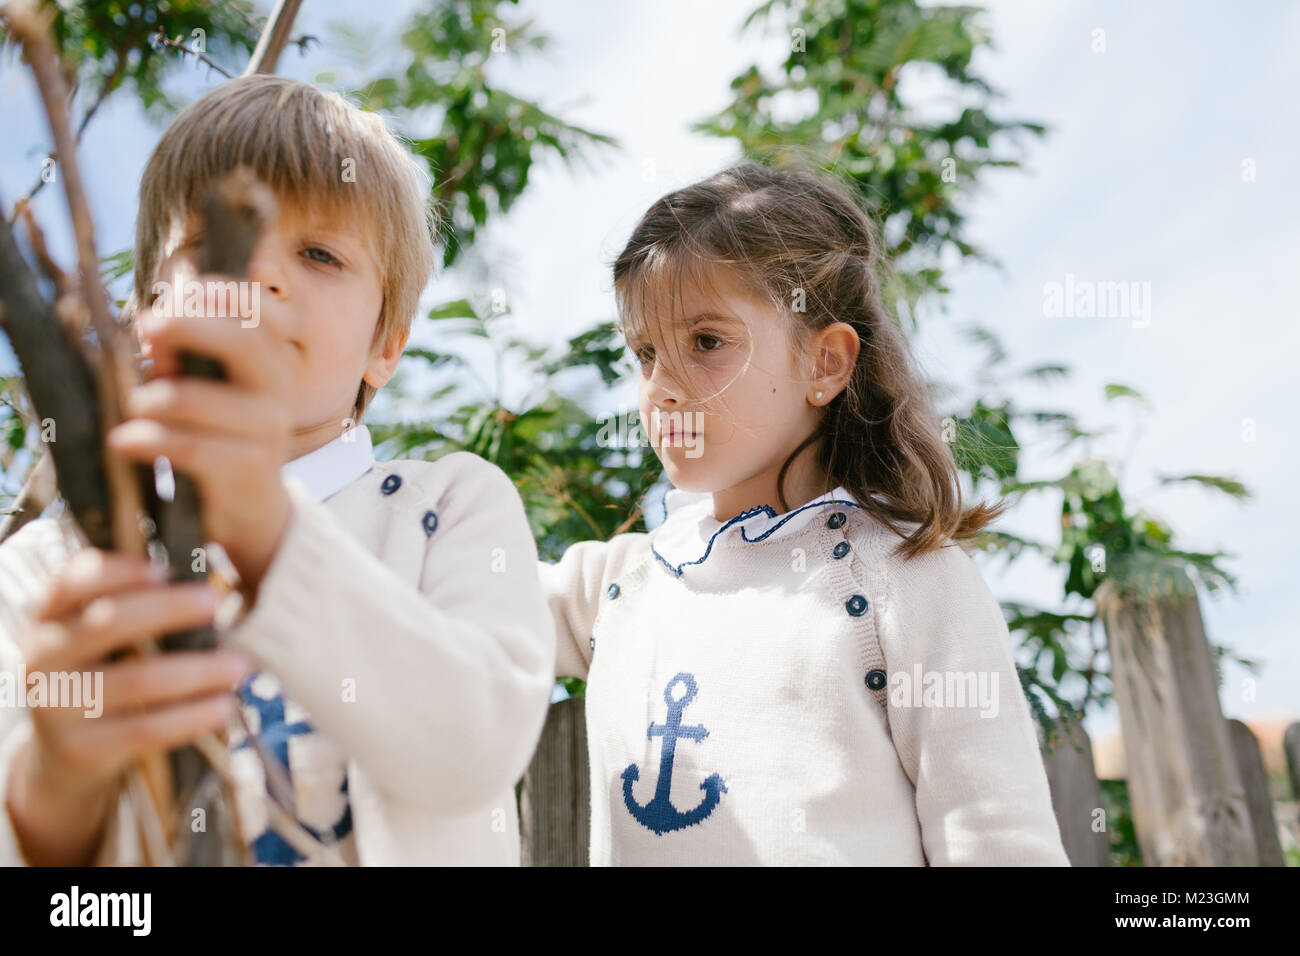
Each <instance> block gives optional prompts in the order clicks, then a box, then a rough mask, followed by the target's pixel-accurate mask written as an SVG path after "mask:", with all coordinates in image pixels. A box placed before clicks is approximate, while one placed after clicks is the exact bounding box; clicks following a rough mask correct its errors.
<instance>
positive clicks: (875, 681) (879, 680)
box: [867, 670, 888, 690]
mask: <svg viewBox="0 0 1300 956" xmlns="http://www.w3.org/2000/svg"><path fill="white" fill-rule="evenodd" d="M887 683H888V680H887V678H886V676H885V672H884V671H882V670H870V671H867V686H868V687H870V688H871V689H872V690H880V688H882V687H884V686H885V684H887Z"/></svg>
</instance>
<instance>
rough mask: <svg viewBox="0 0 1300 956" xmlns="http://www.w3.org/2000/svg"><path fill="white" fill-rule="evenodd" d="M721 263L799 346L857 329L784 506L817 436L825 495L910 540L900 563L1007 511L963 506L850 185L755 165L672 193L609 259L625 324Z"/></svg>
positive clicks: (1000, 506) (872, 229)
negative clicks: (772, 311) (786, 323)
mask: <svg viewBox="0 0 1300 956" xmlns="http://www.w3.org/2000/svg"><path fill="white" fill-rule="evenodd" d="M718 269H726V270H728V271H729V272H730V274H731V275H733V276H734V277H735V278H736V279H737V280H738V281H739V282H740V283H741V284H742V285H743V286H744V287H745V288H746V289H747V290H749V291H751V292H753V293H754V294H756V295H758V296H759V297H760V298H762V299H765V300H767V301H769V302H771V303H772V305H773V306H774V307H775V308H776V309H777V310H778V311H780V312H781V313H783V314H784V315H786V316H788V317H789V319H790V320H791V321H790V331H791V343H792V345H793V346H794V347H796V348H802V347H805V346H807V344H808V342H809V341H810V339H811V337H812V335H813V334H814V333H815V332H817V331H818V330H820V329H823V328H825V327H826V326H828V325H830V324H832V323H834V322H846V323H848V324H849V325H851V326H852V327H853V329H854V330H855V331H856V332H857V334H858V340H859V342H860V349H859V352H858V359H857V363H856V365H855V367H854V369H853V372H852V374H851V376H850V379H849V381H848V384H847V385H846V387H845V388H844V389H843V391H841V392H840V393H839V394H838V395H836V396H835V397H834V398H833V399H832V400H831V402H830V403H829V404H828V405H827V406H826V407H825V408H824V410H823V413H822V417H821V419H820V420H819V422H818V424H817V426H816V427H815V428H814V430H813V431H812V433H811V434H810V435H808V437H807V438H806V439H805V440H804V441H803V442H802V443H801V444H800V445H799V446H798V447H797V448H796V449H795V450H794V451H793V452H791V454H790V456H789V458H787V459H786V461H785V463H784V465H783V466H782V468H781V472H780V474H779V476H778V479H777V494H778V495H779V496H780V499H781V510H782V511H788V510H789V507H790V506H789V505H788V503H787V502H786V500H785V493H784V484H785V476H786V472H787V470H788V469H789V467H790V465H791V464H792V463H793V462H794V460H795V458H796V457H798V455H799V453H800V452H802V451H803V450H804V449H805V448H806V447H808V446H809V445H813V444H817V445H818V465H819V467H820V469H821V471H822V474H823V476H824V479H825V482H826V488H827V490H830V489H832V488H834V487H835V486H837V485H842V486H843V487H844V488H846V489H847V490H848V491H849V492H850V493H851V494H852V495H853V497H854V499H855V500H856V501H857V502H859V503H860V504H861V505H862V507H863V508H864V509H865V510H866V511H867V512H868V513H869V514H871V515H872V516H874V517H876V518H877V519H879V520H880V521H882V522H883V523H884V524H885V525H886V526H888V527H889V528H890V529H892V530H893V531H894V532H896V533H897V534H899V535H900V536H901V537H903V538H904V540H903V541H902V542H900V543H899V545H898V546H897V549H896V551H897V553H899V554H901V555H902V556H903V557H904V558H911V557H914V556H916V555H919V554H924V553H925V552H927V551H932V550H934V549H936V548H939V547H941V546H943V545H944V544H947V543H948V542H949V540H950V539H951V540H953V541H959V542H960V541H964V540H967V539H970V538H973V537H974V536H975V535H976V534H977V533H978V532H979V531H980V530H981V529H982V528H983V527H984V526H985V525H987V524H988V523H989V522H990V521H992V520H993V519H994V518H996V517H998V516H999V515H1001V514H1002V513H1003V511H1005V510H1006V508H1007V503H1006V502H1005V501H999V502H997V503H995V504H992V505H989V504H985V503H981V504H979V505H978V506H976V507H973V508H964V507H963V506H962V491H961V482H960V472H959V470H958V468H957V463H956V460H955V458H954V456H953V451H952V448H951V447H950V446H949V444H948V443H947V442H945V441H944V440H943V436H942V433H941V431H940V423H939V419H938V416H937V414H936V412H935V409H934V405H933V402H932V400H931V397H930V390H929V387H928V385H927V383H926V381H925V380H924V379H923V377H922V376H921V374H920V372H919V370H918V368H917V366H916V362H915V359H914V357H913V355H912V352H911V349H910V346H909V344H908V341H907V339H906V337H905V336H904V335H903V332H902V330H901V329H900V328H899V326H898V324H897V323H896V322H895V321H894V319H893V318H892V317H891V315H890V314H889V312H888V310H886V308H885V306H884V303H883V300H882V297H881V290H880V284H881V281H882V279H883V277H885V276H887V275H888V274H889V272H890V266H889V263H888V261H887V258H886V257H885V256H884V255H883V253H882V243H881V240H880V239H879V238H878V230H877V227H876V225H875V224H874V223H873V222H872V220H871V217H870V216H869V215H868V214H867V213H866V212H864V211H863V210H862V209H861V208H860V207H859V206H858V205H857V204H856V203H855V202H854V201H853V199H852V197H851V195H850V193H849V192H848V190H846V189H845V188H843V187H841V186H840V185H838V184H836V183H832V182H829V181H827V180H826V179H824V178H823V177H822V176H820V175H817V174H814V173H811V172H808V171H804V170H778V169H772V168H769V167H767V166H762V165H758V164H754V163H750V164H745V165H741V166H736V167H733V168H731V169H726V170H723V171H722V172H720V173H717V174H716V175H714V176H711V177H709V178H708V179H705V180H703V181H702V182H699V183H696V184H694V185H692V186H687V187H686V188H684V189H679V190H676V191H675V192H671V193H669V194H668V195H666V196H664V197H663V198H662V199H660V200H658V201H657V202H656V203H655V204H654V205H653V206H651V208H650V210H649V211H648V212H647V213H646V214H645V215H644V216H643V217H642V219H641V221H640V222H639V223H638V224H637V226H636V228H635V229H634V230H633V232H632V236H631V238H630V239H629V240H628V242H627V245H626V246H625V247H624V249H623V251H622V253H621V254H620V255H619V256H618V258H617V259H616V260H615V262H614V289H615V294H616V296H617V298H618V303H619V311H620V314H621V315H622V317H623V321H624V325H625V328H633V327H636V326H639V325H640V324H641V323H642V322H644V321H645V311H646V309H647V307H648V303H650V302H651V301H652V300H655V299H657V298H659V297H660V296H661V295H662V293H663V292H664V290H665V289H667V288H669V287H675V288H678V289H680V288H681V286H682V285H683V284H685V283H692V284H703V285H707V284H708V283H709V276H710V274H715V273H716V270H718ZM795 303H797V304H798V305H799V306H802V308H799V307H797V306H796V305H795ZM903 523H906V524H909V525H914V527H912V528H907V529H903V528H900V524H903Z"/></svg>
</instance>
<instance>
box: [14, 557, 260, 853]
mask: <svg viewBox="0 0 1300 956" xmlns="http://www.w3.org/2000/svg"><path fill="white" fill-rule="evenodd" d="M216 603H217V599H216V595H215V592H213V591H212V589H211V588H209V587H208V586H207V585H206V584H202V583H198V584H194V583H189V584H167V583H165V574H164V573H163V572H161V571H160V570H159V569H156V568H154V567H153V566H151V565H150V564H149V562H148V561H146V560H145V559H143V558H132V557H127V556H125V555H118V554H109V553H105V552H101V551H95V550H87V551H81V552H78V553H77V554H75V555H73V557H72V558H71V559H70V560H69V562H68V563H67V565H66V566H65V567H64V569H63V570H62V571H61V572H60V573H59V574H58V575H57V576H56V577H55V579H54V581H53V582H52V584H51V588H50V592H49V594H48V595H47V597H46V599H45V601H44V603H43V604H42V606H41V607H40V608H39V609H38V610H37V611H36V613H35V614H34V616H33V623H32V627H31V629H30V630H29V631H28V633H27V634H26V635H25V638H24V640H23V641H22V644H23V652H24V656H25V659H26V667H27V674H28V678H29V680H30V678H31V675H33V674H36V673H42V674H44V675H45V677H46V681H47V683H46V686H47V687H48V688H54V687H57V686H59V680H58V675H59V674H61V673H62V674H67V673H72V672H78V673H81V674H83V677H82V682H81V686H82V689H83V698H84V696H85V691H86V688H88V687H94V688H97V689H99V690H101V691H102V699H101V700H96V701H93V702H90V701H87V700H85V699H83V700H82V701H80V702H78V703H80V704H83V705H85V706H75V707H73V706H44V707H32V708H30V715H31V719H32V725H33V735H32V739H31V741H29V742H28V744H27V746H26V747H25V748H24V749H22V750H20V752H19V753H18V754H17V755H16V758H15V761H14V764H13V768H12V773H11V775H10V779H9V789H8V793H6V794H5V795H4V797H5V803H6V806H7V808H8V811H9V814H10V818H11V820H12V821H13V825H14V829H15V832H16V833H17V835H18V839H19V842H20V844H21V845H22V848H23V853H24V855H25V856H26V857H27V859H28V860H29V861H30V862H32V863H38V864H51V865H85V864H86V863H88V862H89V860H90V859H91V858H92V857H93V855H94V850H95V847H96V846H97V845H98V843H99V841H100V836H101V833H102V830H103V827H104V823H105V821H106V819H107V815H108V813H109V811H110V810H111V809H112V807H113V804H114V800H115V797H116V794H117V789H118V785H119V778H120V775H121V774H122V772H123V771H124V770H125V769H126V768H127V767H128V766H129V765H130V764H131V763H132V762H134V761H136V760H137V759H139V758H141V757H144V756H146V755H149V754H153V753H156V752H158V751H168V750H171V749H174V748H176V747H179V746H182V745H184V744H187V743H190V742H192V741H193V740H195V739H196V738H197V737H199V736H200V735H202V734H203V733H204V732H206V731H213V730H217V729H219V728H221V727H224V726H225V724H226V722H227V721H228V720H229V719H230V717H231V716H232V715H233V714H234V712H235V706H236V701H235V698H234V695H233V694H232V691H233V689H234V688H235V687H237V686H238V684H239V682H240V681H241V680H242V679H243V678H244V677H245V676H246V675H247V674H248V673H249V672H250V671H251V669H252V668H251V665H250V663H249V662H248V660H247V659H246V658H244V657H242V656H241V655H239V654H237V653H235V652H233V651H229V650H221V649H219V650H215V651H197V652H177V653H169V654H156V655H150V656H141V657H135V658H129V659H126V660H122V661H119V662H114V663H110V662H108V661H107V660H106V659H105V658H106V657H107V656H108V655H110V654H112V653H114V652H115V651H121V650H126V649H128V648H132V647H137V646H139V645H140V644H141V643H143V642H145V641H148V640H150V639H153V638H156V637H160V636H162V635H163V634H166V633H170V632H172V631H177V630H182V629H185V628H192V627H198V626H201V625H204V624H209V623H211V621H212V618H213V614H214V612H215V608H216ZM87 672H96V673H101V674H102V684H101V683H99V682H98V680H87V679H86V678H87V677H88V676H89V675H88V674H87ZM23 691H24V693H25V692H26V688H24V689H23ZM50 703H54V704H60V703H62V704H65V705H66V704H67V703H69V702H62V701H51V702H50ZM87 711H90V712H91V715H88V714H87Z"/></svg>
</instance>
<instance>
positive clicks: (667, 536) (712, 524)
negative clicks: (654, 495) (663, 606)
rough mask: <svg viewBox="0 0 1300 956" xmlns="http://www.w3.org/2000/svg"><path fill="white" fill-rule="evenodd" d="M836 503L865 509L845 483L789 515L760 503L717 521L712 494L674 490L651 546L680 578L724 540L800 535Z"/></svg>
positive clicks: (668, 496) (661, 561) (753, 540)
mask: <svg viewBox="0 0 1300 956" xmlns="http://www.w3.org/2000/svg"><path fill="white" fill-rule="evenodd" d="M831 504H839V505H847V506H849V507H852V508H859V507H861V505H859V504H858V502H857V501H855V500H854V499H853V496H852V495H850V494H849V492H848V490H847V489H846V488H844V486H843V485H841V486H840V487H838V488H836V489H835V490H834V491H830V492H827V493H826V494H824V495H821V496H819V497H817V498H814V499H813V500H812V501H809V502H807V503H806V504H802V505H800V506H799V507H797V508H793V509H791V510H790V511H787V512H785V513H784V514H778V513H777V512H776V509H775V508H772V507H771V506H769V505H760V506H758V507H756V508H750V509H749V510H747V511H742V512H741V513H740V514H738V515H736V516H735V517H734V518H729V519H728V520H726V521H718V520H717V519H716V518H714V517H713V495H711V494H709V493H707V492H688V491H682V490H681V489H678V488H673V489H672V490H670V491H669V492H668V493H667V494H666V495H665V496H664V510H665V518H664V522H663V524H661V525H659V527H658V528H656V529H655V534H654V539H653V540H652V542H651V545H650V550H651V551H652V552H653V553H654V556H655V558H657V559H658V561H659V563H660V564H662V565H663V566H664V567H665V568H667V569H668V570H669V571H670V572H671V573H672V574H673V576H674V577H681V576H682V573H683V572H684V571H685V570H686V569H687V568H689V567H690V566H692V565H698V564H703V563H704V561H705V560H706V559H707V558H708V557H709V555H710V554H712V553H713V552H714V551H715V550H716V548H717V547H719V546H720V545H721V543H722V542H726V543H732V542H733V541H734V542H736V543H742V542H743V543H750V544H753V543H755V542H758V541H771V540H773V539H776V538H783V537H787V536H792V535H797V534H799V533H800V532H801V531H802V530H804V529H805V528H806V527H807V526H808V524H809V523H810V522H812V521H814V520H815V519H816V518H817V517H818V515H820V514H821V513H822V511H823V510H824V509H825V508H826V507H827V506H829V505H831Z"/></svg>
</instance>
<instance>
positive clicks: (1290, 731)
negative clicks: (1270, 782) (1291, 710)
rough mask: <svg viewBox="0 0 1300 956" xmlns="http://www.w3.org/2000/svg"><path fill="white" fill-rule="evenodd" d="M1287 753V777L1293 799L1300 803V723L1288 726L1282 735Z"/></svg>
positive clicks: (1283, 745) (1283, 746)
mask: <svg viewBox="0 0 1300 956" xmlns="http://www.w3.org/2000/svg"><path fill="white" fill-rule="evenodd" d="M1282 749H1283V750H1285V751H1286V775H1287V777H1288V778H1289V779H1290V781H1291V799H1292V800H1294V801H1296V803H1300V722H1297V723H1294V724H1288V725H1287V728H1286V732H1285V733H1284V734H1283V735H1282Z"/></svg>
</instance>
